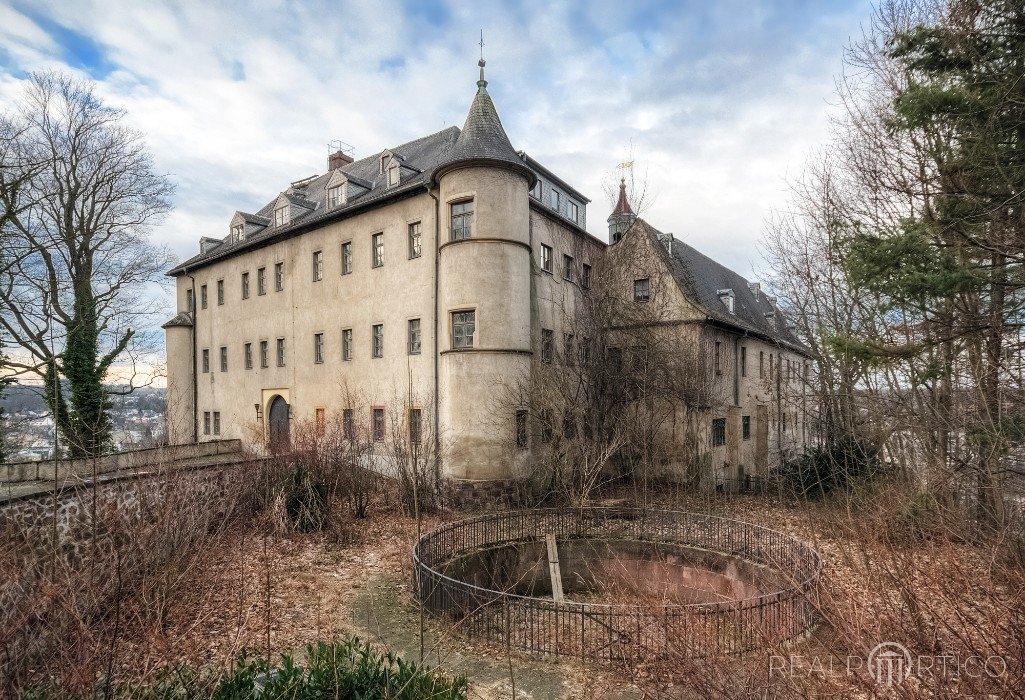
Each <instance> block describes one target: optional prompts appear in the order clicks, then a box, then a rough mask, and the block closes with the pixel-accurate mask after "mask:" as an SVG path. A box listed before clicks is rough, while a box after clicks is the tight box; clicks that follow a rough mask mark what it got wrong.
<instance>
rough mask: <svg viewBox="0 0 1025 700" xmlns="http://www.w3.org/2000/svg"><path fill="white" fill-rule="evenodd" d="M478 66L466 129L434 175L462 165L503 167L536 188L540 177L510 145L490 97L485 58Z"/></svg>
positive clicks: (464, 125)
mask: <svg viewBox="0 0 1025 700" xmlns="http://www.w3.org/2000/svg"><path fill="white" fill-rule="evenodd" d="M478 65H479V66H480V80H478V81H477V94H476V95H475V96H474V98H473V104H471V105H470V111H469V113H468V114H467V115H466V122H465V123H464V124H463V130H462V131H461V132H460V133H459V138H458V139H457V140H456V143H455V146H453V148H452V150H451V152H450V153H449V154H448V157H447V158H446V159H445V162H444V163H442V164H441V166H440V167H439V168H438V170H437V171H436V172H435V174H434V175H435V177H438V176H439V175H441V174H442V172H444V171H445V170H448V169H450V168H453V167H456V166H458V165H461V164H473V163H481V164H491V165H501V166H503V167H506V168H509V169H511V170H515V171H517V172H520V173H523V174H524V175H526V176H527V179H528V181H529V182H530V186H531V187H533V185H534V181H535V180H536V179H537V177H536V176H535V175H534V172H533V171H532V170H531V169H530V168H529V167H527V165H526V164H525V163H524V162H523V160H522V159H521V158H520V157H519V155H518V154H517V153H516V149H515V148H513V147H512V143H510V142H509V136H508V135H507V134H506V133H505V128H504V127H503V126H502V120H501V119H499V117H498V110H497V109H495V103H494V102H493V101H492V99H491V95H489V94H488V81H487V80H485V79H484V59H481V60H480V62H479V63H478Z"/></svg>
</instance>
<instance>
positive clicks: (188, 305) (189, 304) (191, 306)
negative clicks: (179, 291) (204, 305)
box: [185, 289, 196, 311]
mask: <svg viewBox="0 0 1025 700" xmlns="http://www.w3.org/2000/svg"><path fill="white" fill-rule="evenodd" d="M185 310H186V311H195V310H196V302H195V300H194V299H193V297H192V290H191V289H186V290H185Z"/></svg>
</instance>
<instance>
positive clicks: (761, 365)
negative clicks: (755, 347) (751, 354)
mask: <svg viewBox="0 0 1025 700" xmlns="http://www.w3.org/2000/svg"><path fill="white" fill-rule="evenodd" d="M758 378H759V379H764V378H765V351H764V350H759V351H758Z"/></svg>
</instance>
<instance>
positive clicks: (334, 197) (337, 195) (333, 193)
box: [327, 184, 345, 207]
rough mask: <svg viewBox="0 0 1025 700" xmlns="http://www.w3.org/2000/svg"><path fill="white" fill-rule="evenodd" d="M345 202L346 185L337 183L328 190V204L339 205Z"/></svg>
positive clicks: (330, 205)
mask: <svg viewBox="0 0 1025 700" xmlns="http://www.w3.org/2000/svg"><path fill="white" fill-rule="evenodd" d="M341 204H345V185H344V184H343V185H335V186H334V187H329V188H328V190H327V205H328V206H329V207H337V206H339V205H341Z"/></svg>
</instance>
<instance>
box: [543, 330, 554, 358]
mask: <svg viewBox="0 0 1025 700" xmlns="http://www.w3.org/2000/svg"><path fill="white" fill-rule="evenodd" d="M554 359H555V331H553V330H551V329H549V328H542V329H541V361H542V362H544V363H547V364H551V363H552V361H553V360H554Z"/></svg>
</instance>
